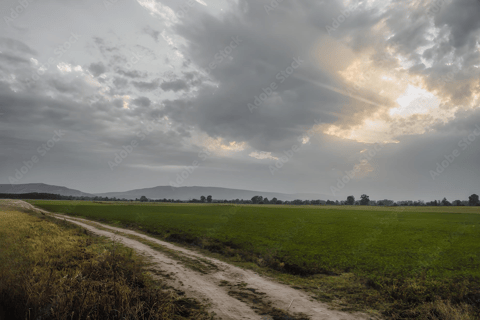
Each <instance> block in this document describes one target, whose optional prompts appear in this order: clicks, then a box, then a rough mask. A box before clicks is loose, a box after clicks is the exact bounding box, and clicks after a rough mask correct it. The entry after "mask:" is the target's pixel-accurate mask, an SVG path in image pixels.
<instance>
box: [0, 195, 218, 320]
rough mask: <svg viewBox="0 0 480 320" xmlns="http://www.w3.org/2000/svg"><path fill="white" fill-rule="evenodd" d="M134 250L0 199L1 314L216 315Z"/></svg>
mask: <svg viewBox="0 0 480 320" xmlns="http://www.w3.org/2000/svg"><path fill="white" fill-rule="evenodd" d="M147 267H148V262H147V261H145V260H144V259H143V258H141V257H140V256H138V255H136V254H135V253H134V252H133V251H132V250H131V249H129V248H126V247H124V246H122V245H120V244H118V243H115V242H112V241H108V240H106V239H104V238H101V237H94V236H92V235H88V234H86V233H85V231H84V229H81V228H78V227H76V226H74V225H72V224H69V223H67V222H62V221H60V220H57V219H54V218H49V217H48V216H43V215H41V214H38V213H34V212H30V211H27V210H21V209H19V208H18V207H17V206H12V205H11V202H9V201H6V200H3V201H0V319H1V318H4V319H8V320H16V319H22V320H25V319H27V320H29V319H42V320H48V319H59V320H60V319H92V320H93V319H102V320H103V319H132V320H134V319H139V320H140V319H142V320H143V319H178V320H180V319H192V320H193V319H195V320H196V319H211V316H210V315H208V314H207V312H206V311H205V310H204V308H203V307H202V306H201V305H199V304H198V303H197V302H196V301H194V300H191V299H188V298H185V297H182V296H181V293H180V292H178V293H177V292H175V291H173V290H172V289H169V288H167V287H166V286H165V285H164V284H163V283H162V282H161V280H159V279H154V278H153V276H152V275H151V274H150V273H148V272H147V271H146V268H147Z"/></svg>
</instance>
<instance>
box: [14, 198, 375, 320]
mask: <svg viewBox="0 0 480 320" xmlns="http://www.w3.org/2000/svg"><path fill="white" fill-rule="evenodd" d="M12 204H13V203H12ZM14 204H15V205H16V206H19V207H22V208H25V209H32V210H35V211H39V212H43V213H48V214H49V215H51V216H53V217H55V218H58V219H61V220H64V219H65V220H67V221H69V222H71V223H74V224H76V225H79V226H81V227H82V228H85V229H87V230H88V231H90V232H92V233H94V234H97V235H101V236H105V237H109V238H111V239H115V240H116V241H119V242H121V243H122V244H124V245H125V246H127V247H130V248H133V249H135V250H136V251H137V252H138V253H141V254H144V255H146V256H148V257H150V258H151V261H152V262H153V263H154V264H155V266H157V267H158V269H159V271H161V272H163V273H168V274H171V275H172V277H171V278H170V279H169V278H167V279H164V281H166V282H167V283H168V284H169V285H171V286H172V287H174V288H176V289H178V290H181V291H184V292H185V293H186V296H188V297H191V298H196V299H198V300H200V301H201V302H204V303H207V304H210V306H211V307H210V311H213V312H215V313H216V315H217V316H218V317H219V318H220V319H222V320H231V319H232V320H234V319H235V320H236V319H252V320H261V319H270V318H266V317H265V316H260V315H258V314H256V313H255V312H254V311H253V309H252V307H251V306H249V305H248V304H247V303H244V302H242V301H240V300H237V299H236V298H234V297H232V296H230V295H229V294H228V291H229V289H228V288H227V287H225V286H221V285H220V284H221V282H222V280H223V281H228V282H229V283H233V284H238V283H241V282H243V283H246V284H247V285H246V286H247V287H248V288H253V289H256V290H257V291H258V292H263V293H265V295H263V296H262V297H263V298H264V299H265V300H268V301H269V302H271V304H272V306H273V307H275V308H278V309H283V310H287V309H288V312H289V313H303V314H305V315H308V316H309V317H310V319H312V320H317V319H318V320H324V319H325V320H327V319H328V320H353V319H368V318H369V317H368V316H367V315H364V314H360V313H356V314H351V313H345V312H340V311H335V310H329V309H328V307H327V305H326V304H324V303H321V302H318V301H315V300H313V298H312V297H311V296H310V295H309V294H307V293H305V292H303V291H300V290H296V289H293V288H291V287H289V286H287V285H284V284H280V283H277V282H275V281H272V280H270V279H267V278H265V277H262V276H260V275H258V274H256V273H255V272H253V271H250V270H244V269H241V268H239V267H236V266H232V265H230V264H228V263H225V262H223V261H220V260H217V259H214V258H209V257H205V256H203V255H201V254H199V253H197V252H194V251H191V250H188V249H185V248H181V247H178V246H176V245H174V244H171V243H168V242H164V241H161V240H158V239H155V238H152V237H149V236H146V235H143V234H141V233H138V232H135V231H132V230H128V229H121V228H115V227H111V226H108V225H104V224H101V223H98V222H94V223H95V224H96V225H98V226H100V227H102V228H106V229H108V230H111V231H112V232H110V231H105V230H101V229H97V228H95V227H93V226H91V225H89V224H86V223H90V224H91V223H92V221H90V220H84V219H80V218H72V217H70V216H64V215H60V214H53V213H50V212H47V211H45V210H42V209H38V208H35V207H33V206H32V205H31V204H29V203H27V202H24V201H14ZM84 222H86V223H84ZM113 232H121V233H124V234H129V235H133V236H137V237H141V238H143V239H146V240H148V241H150V242H152V243H156V244H158V245H161V246H163V247H165V248H167V249H170V250H174V251H175V252H176V253H178V254H179V255H182V256H185V257H189V258H192V259H198V258H200V259H204V260H207V261H209V262H210V263H212V264H213V265H215V266H216V268H217V270H213V271H212V272H209V273H206V274H205V273H201V272H196V271H194V270H192V269H189V268H187V267H185V266H184V265H183V264H182V262H181V261H177V260H175V259H172V258H171V257H169V256H168V255H167V254H166V253H163V252H161V251H157V250H154V249H152V248H151V247H150V246H148V245H146V244H143V243H141V242H139V241H136V240H133V239H130V238H128V237H125V236H122V235H120V234H115V233H113Z"/></svg>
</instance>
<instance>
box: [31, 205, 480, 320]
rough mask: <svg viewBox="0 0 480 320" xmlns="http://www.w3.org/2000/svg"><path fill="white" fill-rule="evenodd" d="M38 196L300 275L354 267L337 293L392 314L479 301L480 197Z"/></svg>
mask: <svg viewBox="0 0 480 320" xmlns="http://www.w3.org/2000/svg"><path fill="white" fill-rule="evenodd" d="M30 202H31V203H32V204H34V205H36V206H39V207H41V208H44V209H46V210H49V211H53V212H62V213H67V214H69V215H75V216H82V217H86V218H89V219H92V220H97V221H103V222H108V223H111V224H115V225H121V226H126V227H131V228H136V229H140V230H143V231H145V232H148V233H151V234H154V235H157V236H159V237H161V238H163V239H167V240H171V241H178V242H186V243H189V244H194V245H197V246H199V247H203V248H206V249H208V250H210V251H214V252H219V253H221V254H223V255H224V256H227V257H233V258H237V259H238V260H242V261H249V262H255V263H256V264H257V265H259V266H261V267H269V268H271V269H273V270H276V271H278V272H280V273H286V274H290V275H295V276H297V277H298V276H302V277H303V278H302V277H298V279H299V282H302V281H304V279H305V277H307V278H308V277H313V278H315V277H317V276H318V275H328V276H330V277H337V278H340V275H346V274H348V275H354V280H352V286H351V287H350V288H348V286H342V287H341V289H339V291H338V292H332V295H331V297H330V298H331V299H333V298H334V297H336V298H341V297H343V298H345V299H346V301H352V299H353V300H355V302H356V305H357V306H361V305H364V306H365V308H370V307H371V308H374V309H380V310H381V311H382V312H383V314H384V315H386V316H389V317H391V318H398V319H401V318H415V317H417V318H426V319H427V318H429V317H430V316H428V313H429V312H430V313H432V312H433V311H431V308H430V309H429V308H426V307H425V306H426V305H428V304H432V303H437V302H438V301H446V303H452V304H453V305H456V306H458V308H463V309H465V310H467V311H465V313H466V314H467V313H470V314H476V315H477V316H478V315H479V311H480V306H479V303H480V285H479V281H480V214H479V213H480V208H479V207H407V208H402V207H396V208H395V207H392V208H385V207H349V206H341V207H340V206H321V207H318V206H300V207H298V206H269V205H263V206H262V205H259V206H254V205H244V206H235V205H209V204H201V205H199V204H194V205H185V204H163V203H162V204H158V203H145V204H140V203H92V202H80V201H79V202H75V201H70V202H69V201H30ZM290 279H291V277H290ZM301 279H303V280H301ZM323 279H324V280H325V278H323ZM328 281H330V282H331V281H332V280H331V279H330V280H328ZM333 281H336V280H333ZM342 281H343V280H342ZM353 282H355V285H353ZM359 284H361V285H362V286H363V288H364V289H365V290H364V291H365V292H358V290H359V288H360V287H359ZM318 285H319V286H320V284H318ZM345 290H346V291H349V292H340V291H345ZM313 291H315V290H313ZM367 295H368V296H367ZM319 297H320V298H322V295H321V294H319ZM349 297H350V298H349ZM352 297H354V298H352ZM372 297H373V299H372ZM324 298H326V300H328V297H324ZM359 299H360V300H362V299H364V301H359ZM379 301H381V302H382V303H380V302H379ZM424 309H425V310H424ZM468 310H469V311H468ZM432 314H433V315H432V316H431V317H430V319H434V317H435V312H433V313H432ZM464 319H467V318H464Z"/></svg>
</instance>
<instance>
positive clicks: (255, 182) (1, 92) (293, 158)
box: [0, 0, 480, 201]
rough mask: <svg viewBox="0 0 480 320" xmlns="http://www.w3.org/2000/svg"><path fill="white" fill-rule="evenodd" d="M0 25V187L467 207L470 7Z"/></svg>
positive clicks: (169, 1)
mask: <svg viewBox="0 0 480 320" xmlns="http://www.w3.org/2000/svg"><path fill="white" fill-rule="evenodd" d="M0 12H1V14H2V21H1V22H0V143H1V147H0V183H5V184H8V183H30V182H43V183H47V184H55V185H62V186H67V187H70V188H74V189H79V190H81V191H84V192H108V191H125V190H130V189H134V188H144V187H153V186H158V185H169V184H171V185H175V186H218V187H230V188H239V189H250V190H260V191H276V192H284V193H297V192H308V193H317V194H322V195H325V197H324V198H325V199H326V198H330V199H345V198H346V197H347V196H348V195H350V194H352V195H355V197H357V198H359V196H360V195H361V194H362V193H367V194H368V195H370V198H371V199H384V198H392V199H395V200H405V199H426V200H430V199H440V198H442V197H444V196H446V197H447V198H448V199H449V200H450V201H453V200H455V199H462V200H463V199H467V198H468V196H469V195H470V194H472V193H480V170H479V169H480V108H479V100H478V98H479V94H480V83H479V79H480V77H479V75H480V52H479V48H480V45H479V41H480V40H479V39H480V38H479V37H480V19H479V18H478V17H480V1H478V0H444V1H442V0H438V1H428V0H427V1H395V0H393V1H388V0H367V1H356V0H352V1H349V0H345V1H328V0H326V1H318V0H302V1H281V0H265V1H264V0H238V1H237V0H223V1H220V0H196V1H194V0H185V1H182V0H157V1H155V0H116V1H115V0H105V1H98V0H82V1H74V0H68V1H66V0H41V1H40V0H23V1H22V0H18V1H17V0H2V1H1V3H0ZM476 126H477V127H476ZM477 128H478V129H477ZM475 130H477V131H475ZM476 134H477V135H476ZM32 159H33V160H32ZM442 162H443V163H442ZM437 164H438V165H437ZM189 166H192V168H188V167H189ZM352 170H354V172H351V171H352ZM341 180H343V182H340V181H341Z"/></svg>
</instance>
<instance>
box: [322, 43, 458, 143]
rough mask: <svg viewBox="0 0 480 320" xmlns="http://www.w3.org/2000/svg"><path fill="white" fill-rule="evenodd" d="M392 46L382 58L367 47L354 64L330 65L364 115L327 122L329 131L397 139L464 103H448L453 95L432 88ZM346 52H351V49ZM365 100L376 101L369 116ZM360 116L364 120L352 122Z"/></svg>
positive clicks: (363, 137) (364, 139) (364, 137)
mask: <svg viewBox="0 0 480 320" xmlns="http://www.w3.org/2000/svg"><path fill="white" fill-rule="evenodd" d="M334 48H335V47H334ZM387 49H388V50H386V51H387V52H388V54H387V56H386V58H384V60H382V61H380V62H379V61H378V58H377V59H374V58H373V57H374V56H375V52H374V51H373V50H370V51H369V50H366V51H364V52H363V53H360V54H359V55H357V56H355V57H353V58H351V59H350V61H349V63H348V64H346V65H344V66H337V67H336V68H337V70H332V69H331V70H329V71H333V72H334V74H336V75H338V77H339V82H342V83H344V84H345V85H344V90H338V91H337V90H334V91H337V92H339V91H342V92H348V93H349V96H350V105H349V109H350V110H357V112H359V114H358V117H351V118H349V119H347V120H343V122H339V123H333V124H325V125H323V126H322V129H323V132H324V133H325V134H328V135H332V136H336V137H340V138H342V139H350V140H355V141H358V142H364V143H375V142H384V143H387V142H388V143H396V142H398V140H397V138H398V137H400V136H402V135H410V134H422V133H424V132H425V131H426V130H427V129H428V127H429V126H431V125H433V124H435V123H437V122H438V121H442V122H447V121H449V120H450V119H452V117H453V116H454V113H455V111H456V110H458V106H455V105H452V106H451V107H450V108H446V107H442V106H445V105H449V104H451V102H450V101H449V99H448V97H443V96H441V95H440V93H441V92H439V91H428V90H427V89H426V88H427V84H426V79H424V78H422V77H421V76H418V75H411V74H409V72H408V70H407V68H408V67H409V66H410V65H411V62H410V61H408V60H407V59H405V58H404V57H402V56H400V55H398V54H395V52H394V51H393V50H392V49H391V48H390V49H389V48H387ZM334 50H336V51H339V52H337V53H336V54H337V55H342V53H341V52H342V51H343V50H348V49H345V48H343V47H341V46H337V47H336V48H335V49H334ZM343 56H348V57H351V55H349V54H348V52H347V54H343ZM342 92H339V93H341V94H343V93H342ZM365 101H370V103H369V104H370V107H369V108H370V110H371V112H369V113H368V114H366V116H365V113H364V110H365ZM350 107H352V108H350ZM359 118H360V120H361V121H360V122H357V123H348V121H350V122H351V121H358V119H359ZM362 118H363V119H362Z"/></svg>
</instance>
